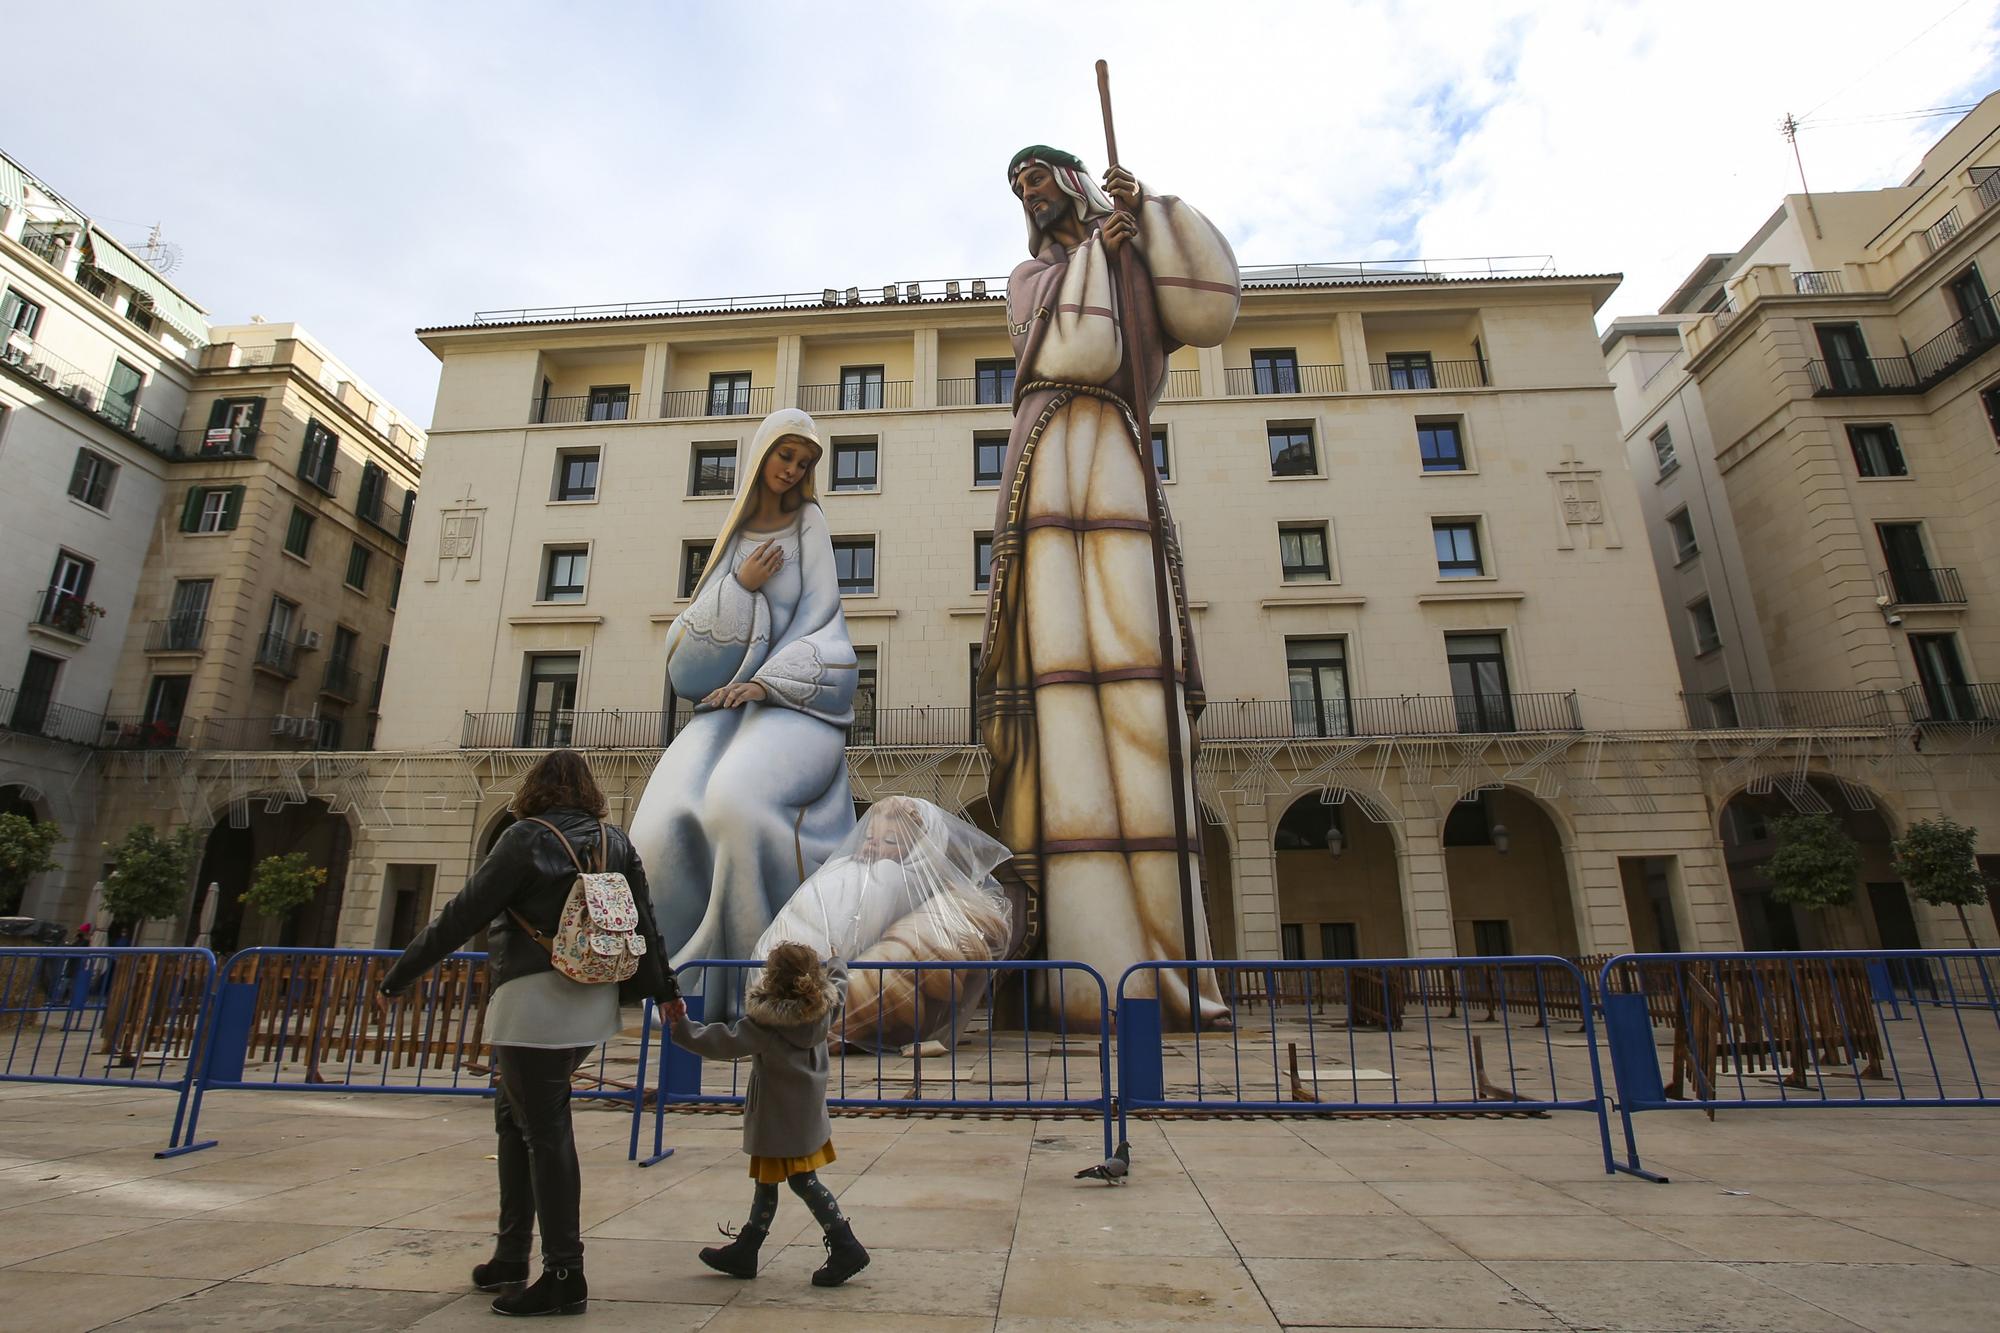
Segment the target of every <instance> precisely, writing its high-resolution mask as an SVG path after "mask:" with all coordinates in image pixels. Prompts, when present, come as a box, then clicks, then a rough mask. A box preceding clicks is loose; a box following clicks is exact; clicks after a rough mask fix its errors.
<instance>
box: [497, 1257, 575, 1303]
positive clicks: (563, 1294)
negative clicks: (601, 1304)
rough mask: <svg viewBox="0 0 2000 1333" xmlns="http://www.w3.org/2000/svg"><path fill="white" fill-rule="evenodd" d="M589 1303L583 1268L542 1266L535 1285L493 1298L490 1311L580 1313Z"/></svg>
mask: <svg viewBox="0 0 2000 1333" xmlns="http://www.w3.org/2000/svg"><path fill="white" fill-rule="evenodd" d="M589 1305H590V1288H589V1287H588V1286H586V1285H585V1284H584V1281H583V1269H582V1268H580V1267H578V1268H544V1269H543V1270H542V1275H541V1277H539V1278H537V1279H536V1280H535V1285H534V1286H532V1287H528V1288H525V1289H523V1290H521V1291H517V1292H513V1293H511V1294H509V1295H506V1296H502V1297H501V1298H500V1299H499V1300H497V1301H495V1302H493V1313H494V1314H515V1315H544V1314H582V1313H583V1312H584V1310H586V1309H587V1308H588V1307H589Z"/></svg>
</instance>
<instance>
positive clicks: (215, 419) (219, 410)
mask: <svg viewBox="0 0 2000 1333" xmlns="http://www.w3.org/2000/svg"><path fill="white" fill-rule="evenodd" d="M228 410H229V400H228V399H227V398H218V399H216V400H215V401H214V402H212V403H210V404H209V405H208V428H209V429H210V430H220V429H221V428H222V419H223V413H225V412H227V411H228Z"/></svg>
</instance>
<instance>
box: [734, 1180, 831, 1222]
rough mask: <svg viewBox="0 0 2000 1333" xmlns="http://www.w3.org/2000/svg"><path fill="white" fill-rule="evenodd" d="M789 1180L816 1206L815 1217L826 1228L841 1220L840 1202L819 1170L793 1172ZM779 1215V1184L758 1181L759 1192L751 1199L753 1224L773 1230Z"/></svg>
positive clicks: (812, 1205)
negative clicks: (836, 1199) (772, 1225)
mask: <svg viewBox="0 0 2000 1333" xmlns="http://www.w3.org/2000/svg"><path fill="white" fill-rule="evenodd" d="M785 1184H786V1185H788V1186H790V1187H791V1191H792V1193H794V1194H796V1195H798V1196H799V1197H800V1198H801V1199H804V1200H805V1203H806V1207H808V1208H810V1209H812V1215H813V1220H814V1221H816V1222H818V1223H819V1225H820V1229H821V1230H822V1231H831V1230H833V1229H834V1228H835V1227H837V1226H839V1225H840V1223H841V1216H840V1205H839V1204H838V1203H836V1202H834V1198H833V1191H832V1190H830V1189H828V1188H827V1187H826V1186H825V1185H824V1184H823V1183H822V1182H821V1181H820V1178H819V1173H818V1172H816V1171H801V1172H799V1173H798V1174H797V1175H795V1176H789V1177H787V1178H786V1180H785ZM777 1216H778V1187H777V1186H776V1185H766V1184H765V1183H764V1182H762V1181H758V1182H757V1194H756V1197H755V1198H754V1199H752V1200H751V1203H750V1225H751V1226H753V1227H756V1228H758V1229H759V1230H761V1231H769V1230H770V1229H771V1223H772V1221H774V1220H775V1219H776V1218H777Z"/></svg>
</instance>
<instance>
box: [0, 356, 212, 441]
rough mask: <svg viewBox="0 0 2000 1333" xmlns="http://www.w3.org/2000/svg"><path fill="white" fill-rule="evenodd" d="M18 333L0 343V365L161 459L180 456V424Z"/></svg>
mask: <svg viewBox="0 0 2000 1333" xmlns="http://www.w3.org/2000/svg"><path fill="white" fill-rule="evenodd" d="M23 341H24V340H23V339H21V338H20V337H19V336H18V335H15V336H14V337H11V338H10V339H9V340H8V341H7V343H6V344H5V345H4V346H0V365H4V366H6V367H7V368H8V369H10V370H12V371H14V372H15V373H16V374H18V375H21V376H23V377H25V378H27V379H29V380H32V381H34V382H35V383H37V384H38V385H40V386H41V387H42V388H43V389H45V390H47V391H48V392H51V393H54V394H55V395H57V396H58V397H61V398H65V399H67V400H68V401H69V402H70V403H71V404H72V405H73V406H75V407H76V408H77V409H78V410H79V411H83V412H88V413H89V414H90V415H91V416H93V417H95V418H97V420H99V421H101V422H103V423H104V424H105V425H107V426H109V427H111V429H113V430H115V431H118V432H120V433H121V434H124V435H126V436H129V437H130V438H132V439H134V440H136V441H138V442H139V443H140V444H142V445H144V446H145V447H146V448H148V449H150V450H152V451H153V452H154V453H156V454H159V455H160V456H161V457H163V458H174V457H178V456H179V455H180V452H181V450H180V443H179V441H180V426H179V424H178V423H176V422H172V421H168V420H167V419H166V418H165V417H159V416H155V415H153V414H152V413H151V412H148V411H147V410H146V409H145V408H143V407H140V406H139V405H138V401H137V399H136V398H133V397H130V396H120V395H117V394H113V393H112V392H111V389H110V387H109V386H108V385H106V384H105V383H104V381H103V380H101V379H99V378H97V377H96V376H95V375H92V374H90V373H88V372H87V371H84V370H82V369H79V368H78V367H77V366H75V365H73V364H71V363H70V362H69V361H66V360H64V359H63V358H62V357H60V356H57V355H56V354H55V353H54V352H51V351H50V350H48V349H47V348H46V347H43V346H42V345H41V344H40V343H36V342H32V341H28V342H27V343H26V345H25V346H23V345H22V343H23Z"/></svg>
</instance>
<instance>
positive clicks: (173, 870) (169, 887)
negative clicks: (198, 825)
mask: <svg viewBox="0 0 2000 1333" xmlns="http://www.w3.org/2000/svg"><path fill="white" fill-rule="evenodd" d="M104 850H105V852H106V854H108V855H109V856H110V858H111V860H112V862H113V863H114V864H116V866H117V867H118V868H117V869H116V870H113V871H112V872H111V874H110V876H109V877H107V878H106V879H105V881H104V905H105V906H106V907H109V908H110V909H111V912H112V914H113V915H114V916H118V917H122V918H125V919H127V920H133V921H139V922H142V923H143V922H145V921H148V920H150V919H152V918H154V917H163V916H172V915H173V914H174V913H175V912H177V911H179V910H180V906H181V903H182V902H184V901H185V900H186V898H187V888H188V877H189V875H191V874H192V873H193V871H194V829H193V827H192V826H190V825H186V824H183V825H182V826H181V827H179V828H177V829H175V830H174V831H173V832H172V833H169V834H162V833H161V832H160V831H159V830H158V829H156V828H154V827H153V826H152V825H151V824H134V825H133V826H132V827H131V828H130V829H129V830H127V831H126V834H125V836H124V838H122V839H121V840H119V841H118V842H116V843H108V842H107V843H105V844H104Z"/></svg>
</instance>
